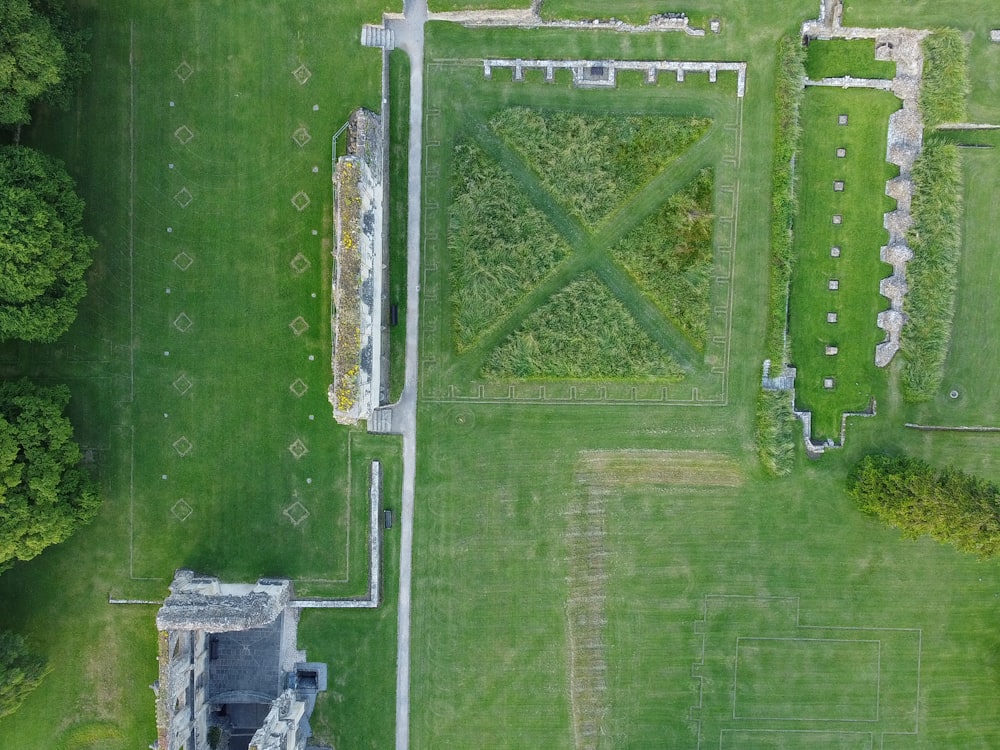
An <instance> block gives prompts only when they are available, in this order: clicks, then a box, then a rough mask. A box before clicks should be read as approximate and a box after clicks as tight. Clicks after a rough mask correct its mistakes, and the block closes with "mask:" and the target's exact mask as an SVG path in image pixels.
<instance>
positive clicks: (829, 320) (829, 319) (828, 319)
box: [826, 312, 837, 323]
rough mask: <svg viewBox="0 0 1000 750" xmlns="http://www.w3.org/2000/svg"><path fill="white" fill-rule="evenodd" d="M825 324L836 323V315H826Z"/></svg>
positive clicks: (830, 313)
mask: <svg viewBox="0 0 1000 750" xmlns="http://www.w3.org/2000/svg"><path fill="white" fill-rule="evenodd" d="M826 322H827V323H836V322H837V313H834V312H829V313H827V314H826Z"/></svg>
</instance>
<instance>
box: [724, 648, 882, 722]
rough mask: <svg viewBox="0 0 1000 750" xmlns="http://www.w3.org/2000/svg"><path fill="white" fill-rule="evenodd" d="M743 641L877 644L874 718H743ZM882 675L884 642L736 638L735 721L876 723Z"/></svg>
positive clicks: (734, 666) (734, 665)
mask: <svg viewBox="0 0 1000 750" xmlns="http://www.w3.org/2000/svg"><path fill="white" fill-rule="evenodd" d="M741 641H774V642H778V641H782V642H786V643H810V644H820V643H823V644H833V643H837V644H862V643H864V644H875V645H876V652H875V655H876V662H875V685H874V687H875V707H874V708H875V711H874V718H871V719H845V718H831V717H823V718H819V717H814V716H753V715H748V716H741V715H740V714H738V713H737V707H736V703H737V698H738V695H739V690H738V687H739V679H740V678H739V666H740V642H741ZM881 674H882V641H879V640H872V639H850V638H777V637H775V638H768V637H741V636H737V638H736V654H735V657H734V660H733V719H752V720H757V721H769V720H781V721H811V722H823V721H835V722H851V723H874V722H877V721H878V720H879V704H880V696H879V692H880V689H881Z"/></svg>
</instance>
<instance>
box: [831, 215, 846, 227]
mask: <svg viewBox="0 0 1000 750" xmlns="http://www.w3.org/2000/svg"><path fill="white" fill-rule="evenodd" d="M833 223H834V224H836V225H837V226H840V225H841V224H843V223H844V216H843V214H834V215H833Z"/></svg>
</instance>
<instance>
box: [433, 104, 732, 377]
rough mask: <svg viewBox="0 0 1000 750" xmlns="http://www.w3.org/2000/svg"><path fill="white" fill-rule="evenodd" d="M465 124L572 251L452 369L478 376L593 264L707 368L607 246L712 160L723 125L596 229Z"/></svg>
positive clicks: (669, 345)
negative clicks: (555, 296) (533, 315)
mask: <svg viewBox="0 0 1000 750" xmlns="http://www.w3.org/2000/svg"><path fill="white" fill-rule="evenodd" d="M466 126H467V127H466V131H467V132H471V133H472V134H473V138H474V139H475V141H476V143H477V145H479V147H480V148H482V149H483V150H484V151H485V152H486V153H487V154H489V155H490V156H491V157H492V158H494V159H495V160H496V161H497V163H498V164H500V166H502V167H503V168H504V169H506V170H507V171H508V172H509V173H510V174H511V175H512V176H513V177H514V178H515V179H516V180H517V181H518V182H519V183H520V185H521V187H522V189H523V190H524V193H525V196H526V197H527V199H528V201H529V202H530V203H531V204H532V205H533V206H534V207H535V208H536V209H538V210H539V211H541V212H542V213H544V214H545V216H546V217H547V218H548V220H549V221H550V222H551V223H552V225H553V227H555V228H556V230H557V231H559V232H560V233H561V234H562V235H563V238H564V239H565V240H566V241H567V242H568V243H569V245H570V247H571V249H572V251H573V252H572V253H571V255H570V256H569V258H568V260H565V261H563V263H562V264H561V265H560V266H558V267H557V268H556V269H555V271H554V273H552V274H551V275H549V276H548V277H547V278H546V279H545V280H543V281H542V283H541V284H539V285H538V286H536V287H535V288H534V289H533V290H532V291H530V292H529V293H528V294H526V295H525V296H524V297H522V298H521V299H520V301H519V302H518V303H517V304H516V305H515V306H514V308H513V310H511V313H510V315H508V316H507V318H506V319H505V320H504V321H503V322H502V323H501V324H500V325H499V326H497V327H496V328H494V329H493V330H492V331H491V332H489V333H487V334H486V335H485V336H484V337H483V338H481V339H480V340H479V342H477V344H476V345H475V346H474V347H473V348H472V349H470V350H469V351H468V352H466V353H465V354H463V355H461V357H460V363H459V364H458V365H457V366H456V367H455V368H454V370H453V374H454V375H455V376H458V377H463V378H468V379H474V378H475V377H476V376H477V373H478V370H479V368H480V367H481V366H482V363H483V362H484V361H485V359H486V357H487V356H489V354H490V352H492V351H493V349H495V348H496V347H497V346H499V345H500V344H501V343H502V342H503V341H504V340H505V339H506V338H507V337H508V336H509V335H511V334H512V333H513V332H514V331H516V330H517V328H518V327H519V326H520V325H521V324H522V323H523V322H524V320H525V318H527V316H528V315H530V314H531V313H532V312H533V311H534V310H535V309H536V308H538V307H539V306H540V305H542V304H544V303H545V302H546V301H547V300H548V299H549V298H550V297H551V296H552V295H553V294H555V293H556V292H557V291H559V290H560V289H562V288H563V287H564V286H566V284H568V283H569V282H570V281H571V280H572V279H573V278H574V277H575V276H577V275H578V274H579V273H581V272H583V271H584V270H587V269H588V268H589V269H593V270H594V271H595V272H596V273H597V275H598V276H599V277H600V278H601V280H602V281H603V282H604V283H605V284H607V286H608V287H609V288H610V289H611V291H612V292H613V293H614V294H615V296H616V297H618V299H619V300H621V302H622V304H624V305H625V306H626V307H627V308H628V309H629V311H630V312H631V313H632V314H633V316H634V317H635V319H636V321H637V322H638V323H639V324H640V325H641V326H642V327H643V328H644V329H645V330H646V332H647V333H648V334H649V335H650V337H651V338H652V339H653V340H654V341H656V342H657V343H658V344H660V346H662V347H664V349H665V350H666V351H667V352H669V353H670V354H671V355H673V356H674V358H675V360H676V361H677V363H678V364H679V365H680V366H681V367H683V368H684V369H686V370H688V371H689V372H697V371H701V370H703V369H704V367H703V363H702V361H701V356H700V355H699V353H698V352H697V350H696V349H695V348H694V347H693V346H692V345H691V343H690V342H689V341H688V340H687V338H686V337H685V336H684V334H683V333H681V332H680V330H678V329H677V327H676V326H675V325H674V324H673V322H672V321H671V320H670V319H669V318H667V317H666V316H665V315H664V314H663V312H662V311H661V310H660V309H659V308H658V307H656V305H654V304H653V303H652V302H651V301H650V300H649V299H648V298H647V297H646V296H645V295H644V293H643V292H642V291H641V290H640V289H639V288H638V287H637V286H636V285H635V283H634V282H633V281H632V279H631V277H629V276H628V275H627V274H626V273H625V272H624V271H622V270H621V269H620V268H618V266H617V265H616V264H614V263H613V262H612V261H611V260H610V258H609V256H608V249H609V248H610V247H611V246H612V245H613V244H614V243H616V242H617V241H618V240H620V239H621V238H622V237H623V236H625V235H626V234H627V233H628V232H630V231H631V230H632V229H634V228H635V227H636V226H638V225H639V224H640V223H641V222H643V221H645V220H646V219H647V218H648V217H649V215H650V214H651V213H653V212H654V211H655V210H656V209H657V208H659V207H660V206H661V205H663V201H664V199H665V196H670V195H673V194H674V193H675V192H677V191H678V190H680V189H681V188H682V187H684V185H686V184H687V183H688V182H690V181H691V180H692V179H693V178H694V177H695V176H696V175H697V173H698V171H699V170H701V169H702V168H704V167H706V166H709V165H711V164H712V163H714V161H715V159H713V158H712V150H713V149H717V148H721V147H722V144H721V143H720V141H721V140H722V138H723V137H724V133H723V132H722V128H721V127H719V126H718V125H713V126H712V127H711V128H709V130H708V132H707V133H706V134H705V135H704V136H702V138H701V139H700V140H699V141H697V142H696V143H695V144H694V145H692V146H691V147H690V148H689V149H687V150H686V151H685V152H684V153H683V154H681V155H680V156H679V157H677V158H676V159H674V160H673V161H671V162H669V163H668V164H667V166H666V167H664V169H663V171H662V172H660V174H658V175H657V176H656V177H654V178H653V179H652V180H651V181H650V182H649V183H648V184H647V185H646V186H645V187H643V188H642V189H640V190H639V192H638V193H636V194H634V195H633V197H632V198H631V199H630V200H627V201H626V202H625V203H623V204H622V205H621V206H619V208H618V209H617V210H615V211H614V212H613V213H612V214H611V215H609V216H608V218H607V219H605V221H604V222H603V229H602V230H601V231H599V232H598V233H597V234H596V235H591V234H590V233H589V232H588V231H587V230H586V229H585V228H584V227H583V226H582V225H581V224H580V222H579V221H577V219H576V218H575V217H573V216H572V215H570V214H569V213H568V212H567V211H566V209H565V208H563V206H562V204H560V203H558V202H557V201H556V200H555V198H554V197H553V196H552V195H551V193H549V192H548V191H547V190H546V189H545V187H544V186H542V184H541V182H540V181H539V179H538V178H537V177H536V176H535V174H534V172H532V171H531V168H530V167H528V166H527V164H526V163H525V162H524V161H523V160H522V159H521V157H520V156H518V155H517V154H516V153H514V152H513V151H511V150H510V149H509V148H508V147H507V146H506V144H504V143H503V141H502V140H501V139H500V138H499V137H498V136H496V135H495V134H494V133H492V132H491V131H490V130H489V129H488V127H487V126H486V125H484V124H482V123H480V122H476V121H473V120H472V119H471V117H470V118H467V122H466Z"/></svg>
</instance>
